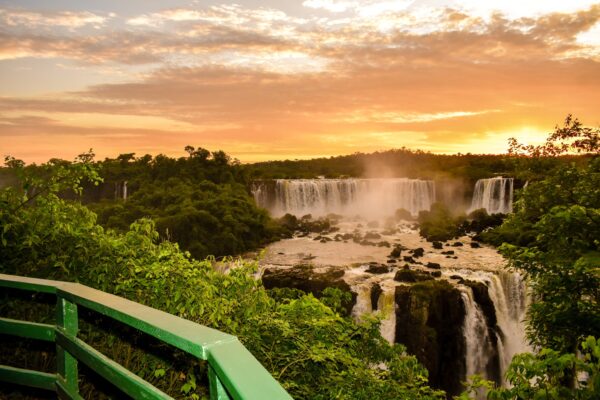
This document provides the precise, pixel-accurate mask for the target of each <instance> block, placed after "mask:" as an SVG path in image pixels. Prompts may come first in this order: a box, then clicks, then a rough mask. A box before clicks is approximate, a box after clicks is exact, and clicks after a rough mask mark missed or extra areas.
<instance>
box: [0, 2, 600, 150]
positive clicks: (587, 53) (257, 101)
mask: <svg viewBox="0 0 600 400" xmlns="http://www.w3.org/2000/svg"><path fill="white" fill-rule="evenodd" d="M10 3H11V2H6V1H0V155H2V156H4V155H8V154H10V155H13V156H15V157H17V158H21V159H24V160H26V161H28V162H41V161H45V160H47V159H49V158H51V157H61V158H66V159H72V158H73V157H74V156H75V155H77V154H78V153H81V152H83V151H85V150H87V149H89V148H93V149H94V151H95V152H96V154H97V156H98V158H100V159H101V158H104V157H115V156H117V155H118V154H120V153H128V152H135V153H136V154H137V155H143V154H146V153H150V154H158V153H164V154H168V155H183V154H184V152H183V147H184V146H185V145H187V144H190V145H193V146H201V147H205V148H208V149H210V150H217V149H222V150H224V151H226V152H227V153H229V154H231V155H232V156H234V157H236V158H238V159H240V160H241V161H243V162H250V161H259V160H267V159H284V158H307V157H315V156H329V155H337V154H348V153H353V152H357V151H362V152H370V151H375V150H384V149H389V148H397V147H402V146H406V147H409V148H414V149H417V148H418V149H422V150H429V151H432V152H435V153H457V152H462V153H466V152H477V153H500V152H504V151H505V150H506V148H507V138H508V137H511V136H515V137H517V138H519V139H520V140H521V141H523V142H535V141H539V140H540V139H542V138H544V137H545V135H546V133H547V132H549V131H551V130H552V128H553V127H554V125H555V124H557V123H561V122H562V120H563V119H564V117H565V116H566V115H567V114H568V113H573V114H574V115H575V116H577V117H578V118H579V119H580V120H582V121H583V122H584V124H587V125H591V126H598V125H600V114H599V112H598V111H599V110H600V108H599V106H598V105H599V104H600V3H598V2H596V4H594V2H593V1H585V0H582V1H569V2H565V1H555V0H549V1H544V2H541V1H540V2H529V3H531V4H528V2H522V1H520V2H519V1H513V0H511V1H506V2H502V3H500V2H497V3H498V4H499V5H498V7H500V8H495V7H490V6H489V4H490V2H480V1H475V0H468V1H452V0H447V1H445V0H428V1H410V0H398V1H383V0H364V1H350V0H347V1H346V0H344V1H341V0H340V1H337V0H306V1H296V2H281V1H264V2H258V1H250V0H248V1H242V2H240V4H241V5H231V4H230V3H222V2H216V1H206V2H198V1H180V0H169V1H164V2H161V4H160V6H157V5H156V4H155V3H156V2H144V1H138V0H135V1H131V2H125V4H119V3H116V2H99V3H101V4H98V2H92V1H89V2H85V1H78V2H75V1H72V2H69V1H56V2H52V4H51V6H49V5H48V3H47V2H36V1H19V2H12V3H14V4H10ZM121 3H122V2H121ZM500 4H501V5H500ZM48 7H52V8H48Z"/></svg>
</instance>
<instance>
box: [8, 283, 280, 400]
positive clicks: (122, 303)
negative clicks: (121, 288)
mask: <svg viewBox="0 0 600 400" xmlns="http://www.w3.org/2000/svg"><path fill="white" fill-rule="evenodd" d="M0 287H10V288H15V289H21V290H28V291H33V292H43V293H55V294H56V296H57V315H56V326H55V327H53V326H50V325H44V324H34V323H30V322H25V321H16V320H9V319H5V318H4V319H0V333H9V334H14V335H18V336H24V337H29V338H33V339H41V340H55V342H56V348H57V360H58V363H57V364H58V375H51V376H52V379H53V381H52V384H53V386H52V388H50V387H46V388H48V389H51V390H55V391H56V392H57V394H58V396H59V398H61V399H80V398H81V397H80V396H79V394H78V383H77V360H79V361H81V362H83V363H84V364H86V365H87V366H89V367H90V368H92V369H93V370H95V371H96V372H98V373H99V374H100V375H102V376H104V377H105V378H106V379H108V380H109V381H111V382H113V383H114V384H115V385H116V386H117V387H119V388H120V389H121V390H122V391H123V392H124V393H126V394H128V395H130V396H131V397H133V398H138V399H167V398H170V397H169V396H168V395H166V394H165V393H163V392H161V391H160V390H158V389H157V388H155V387H154V386H152V385H151V384H149V383H148V382H146V381H144V380H142V379H141V378H140V377H138V376H137V375H135V374H133V373H131V372H130V371H128V370H127V369H125V368H124V367H122V366H121V365H119V364H117V363H116V362H114V361H113V360H111V359H109V358H107V357H106V356H104V355H103V354H101V353H99V352H98V351H96V350H95V349H93V348H92V347H90V346H89V345H87V344H86V343H84V342H83V341H81V340H80V339H77V329H78V326H77V324H78V317H77V306H82V307H85V308H88V309H91V310H93V311H96V312H98V313H101V314H103V315H106V316H108V317H110V318H113V319H115V320H117V321H120V322H122V323H124V324H126V325H129V326H131V327H133V328H136V329H138V330H140V331H142V332H145V333H146V334H148V335H151V336H153V337H155V338H158V339H160V340H161V341H163V342H165V343H168V344H170V345H172V346H174V347H177V348H179V349H181V350H183V351H185V352H187V353H189V354H191V355H194V356H196V357H198V358H201V359H203V360H208V363H209V383H210V390H211V399H212V400H216V399H218V400H231V399H234V400H254V399H256V400H263V399H269V400H270V399H273V400H279V399H286V400H288V399H291V396H290V395H289V394H288V393H287V392H286V391H285V390H284V389H283V388H282V387H281V385H279V383H278V382H277V381H276V380H275V379H273V377H272V376H271V375H270V374H269V372H268V371H267V370H266V369H265V368H264V367H263V366H262V365H261V364H260V363H259V362H258V361H257V360H256V359H255V358H254V357H253V356H252V354H250V352H249V351H248V350H247V349H246V348H245V347H244V346H243V345H242V344H241V343H240V342H239V341H238V339H237V338H236V337H235V336H231V335H228V334H226V333H223V332H219V331H217V330H215V329H211V328H208V327H206V326H202V325H199V324H196V323H194V322H192V321H188V320H185V319H183V318H179V317H176V316H174V315H171V314H168V313H165V312H163V311H159V310H156V309H153V308H150V307H147V306H144V305H141V304H139V303H135V302H133V301H129V300H126V299H123V298H121V297H118V296H114V295H111V294H108V293H105V292H102V291H99V290H96V289H92V288H90V287H87V286H83V285H80V284H77V283H70V282H61V281H51V280H43V279H35V278H25V277H20V276H12V275H4V274H0ZM5 331H6V332H5ZM50 332H53V333H52V334H51V333H50ZM28 372H31V373H34V374H36V373H37V372H35V371H28ZM39 374H43V373H39ZM13 375H14V374H13ZM0 381H11V377H10V374H6V373H4V370H3V369H2V368H0ZM25 384H27V383H25Z"/></svg>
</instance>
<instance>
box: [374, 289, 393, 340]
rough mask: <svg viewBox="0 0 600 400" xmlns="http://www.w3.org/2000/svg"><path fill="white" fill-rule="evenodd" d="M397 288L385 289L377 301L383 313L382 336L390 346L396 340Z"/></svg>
mask: <svg viewBox="0 0 600 400" xmlns="http://www.w3.org/2000/svg"><path fill="white" fill-rule="evenodd" d="M395 289H396V288H395V287H393V286H392V287H389V288H386V287H384V288H383V292H382V293H381V295H379V300H378V301H377V309H378V310H379V312H380V313H381V316H382V318H383V319H382V320H381V326H380V329H381V336H383V338H384V339H385V340H387V341H388V342H389V343H390V344H394V342H395V340H396V298H395V293H396V291H395Z"/></svg>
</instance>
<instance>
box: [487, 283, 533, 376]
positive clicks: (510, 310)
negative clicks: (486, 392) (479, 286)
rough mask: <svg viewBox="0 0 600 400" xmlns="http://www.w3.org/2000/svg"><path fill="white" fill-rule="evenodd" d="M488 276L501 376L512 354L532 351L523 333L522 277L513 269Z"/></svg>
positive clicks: (523, 302)
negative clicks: (499, 332)
mask: <svg viewBox="0 0 600 400" xmlns="http://www.w3.org/2000/svg"><path fill="white" fill-rule="evenodd" d="M489 277H490V281H489V283H488V290H489V295H490V298H491V299H492V301H493V302H494V307H495V309H496V316H497V318H498V327H499V328H500V331H501V332H502V334H501V335H499V337H498V351H499V353H500V371H501V373H502V376H504V373H505V372H506V370H507V368H508V365H509V364H510V361H511V360H512V358H513V356H514V355H515V354H517V353H524V352H528V351H532V349H531V347H530V346H529V344H528V343H527V338H526V335H525V323H524V321H525V313H526V310H527V296H526V287H525V283H524V281H523V278H522V277H521V276H520V275H519V274H518V273H516V272H506V271H501V272H500V273H499V274H489Z"/></svg>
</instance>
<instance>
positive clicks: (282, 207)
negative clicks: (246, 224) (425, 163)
mask: <svg viewBox="0 0 600 400" xmlns="http://www.w3.org/2000/svg"><path fill="white" fill-rule="evenodd" d="M252 192H253V195H254V198H255V200H256V202H257V204H258V205H259V206H261V207H264V208H267V209H269V210H270V211H271V212H272V213H273V214H275V215H282V214H285V213H290V214H294V215H297V216H302V215H305V214H313V215H326V214H328V213H336V214H342V215H351V216H354V215H357V214H360V215H363V216H367V217H382V216H388V215H393V214H394V212H395V211H396V210H397V209H399V208H404V209H406V210H408V211H410V212H411V213H412V214H413V215H416V214H418V212H419V211H422V210H428V209H429V208H430V206H431V204H432V203H433V202H434V201H435V184H434V182H433V181H424V180H420V179H407V178H394V179H277V180H275V181H274V185H270V186H269V185H267V184H266V183H264V182H263V183H257V184H255V185H254V186H253V188H252Z"/></svg>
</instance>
